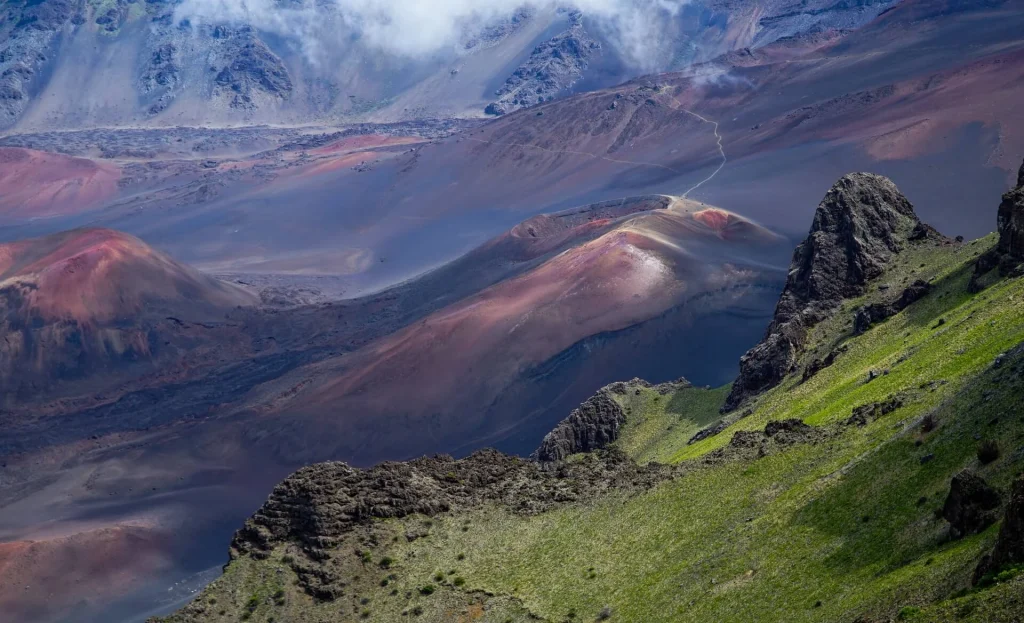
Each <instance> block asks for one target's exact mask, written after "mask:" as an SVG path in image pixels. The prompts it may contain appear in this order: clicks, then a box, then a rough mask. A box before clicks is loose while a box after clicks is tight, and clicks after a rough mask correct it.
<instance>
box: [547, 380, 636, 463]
mask: <svg viewBox="0 0 1024 623" xmlns="http://www.w3.org/2000/svg"><path fill="white" fill-rule="evenodd" d="M625 423H626V414H625V412H623V410H622V407H620V406H619V404H618V403H617V402H615V401H614V400H613V399H612V398H611V397H610V396H609V395H608V392H607V391H606V390H601V391H599V392H598V393H597V394H595V395H594V396H592V397H591V398H589V399H588V400H587V401H586V402H584V403H583V404H581V405H580V406H579V407H577V408H576V409H574V410H573V412H572V413H570V414H569V417H567V418H565V419H564V420H562V421H561V422H560V423H559V424H558V426H556V427H555V429H554V430H553V431H551V432H550V433H548V434H547V435H545V436H544V439H543V440H542V441H541V444H540V447H539V448H537V451H536V452H534V457H535V458H536V459H537V460H538V461H540V462H542V463H549V462H554V461H561V460H562V459H565V458H566V457H568V456H571V455H573V454H577V453H579V452H591V451H593V450H599V449H601V448H604V447H606V446H608V445H609V444H611V443H613V442H614V441H615V440H616V439H618V438H619V434H620V429H621V428H622V425H623V424H625Z"/></svg>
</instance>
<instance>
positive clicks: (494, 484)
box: [231, 450, 673, 600]
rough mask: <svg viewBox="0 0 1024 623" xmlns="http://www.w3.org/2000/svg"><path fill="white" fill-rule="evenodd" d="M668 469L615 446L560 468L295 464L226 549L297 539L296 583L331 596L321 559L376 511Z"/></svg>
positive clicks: (398, 512) (642, 484)
mask: <svg viewBox="0 0 1024 623" xmlns="http://www.w3.org/2000/svg"><path fill="white" fill-rule="evenodd" d="M672 473H673V471H672V469H671V468H669V467H666V466H659V465H650V466H644V467H641V466H638V465H637V464H636V463H635V462H633V461H632V460H630V459H629V458H628V457H626V456H625V455H623V454H622V453H619V452H614V451H612V452H603V453H599V454H596V455H591V456H589V457H587V459H586V460H583V461H574V462H572V463H571V464H562V465H559V466H558V469H544V468H542V466H541V465H540V464H538V463H536V462H534V461H529V460H526V459H523V458H520V457H516V456H509V455H506V454H502V453H501V452H498V451H496V450H482V451H479V452H476V453H474V454H472V455H470V456H469V457H467V458H465V459H460V460H455V459H453V458H452V457H450V456H446V455H441V456H434V457H423V458H420V459H416V460H413V461H407V462H403V463H395V462H389V463H381V464H380V465H377V466H376V467H373V468H371V469H366V470H363V469H357V468H354V467H350V466H348V465H347V464H345V463H340V462H329V463H320V464H316V465H311V466H309V467H304V468H302V469H300V470H299V471H297V472H295V473H294V474H293V475H291V476H289V477H288V478H287V479H285V480H284V481H283V482H282V483H281V484H279V485H277V486H276V487H275V488H274V491H273V493H271V495H270V498H269V499H268V500H267V501H266V503H264V505H263V506H262V507H261V508H260V509H259V510H258V511H257V512H256V513H255V514H254V515H253V516H252V517H251V518H250V519H249V520H247V521H246V523H245V526H244V527H243V528H242V529H241V530H239V531H238V532H237V533H236V534H235V536H234V539H233V540H232V542H231V557H232V559H234V558H237V557H239V556H243V555H245V556H251V557H253V558H263V557H266V556H267V553H268V552H269V551H270V550H272V549H273V548H275V547H276V546H278V545H281V544H285V543H291V544H295V545H297V546H299V547H300V549H301V550H302V552H303V553H304V554H305V557H306V560H298V561H293V563H292V567H293V569H295V570H296V572H297V573H298V575H299V582H300V584H302V585H303V587H304V589H305V590H306V591H307V592H308V593H310V594H311V595H313V596H314V597H317V598H319V599H325V600H330V599H334V598H335V597H336V596H337V595H338V594H339V591H338V590H337V589H338V588H339V587H338V585H337V584H336V580H337V578H334V577H333V576H332V575H331V574H330V573H329V571H328V570H327V569H325V568H324V567H322V566H321V565H319V564H318V562H319V561H324V560H327V559H329V558H330V557H331V550H332V549H333V548H335V547H336V546H337V545H338V544H339V543H340V542H341V541H342V540H343V539H344V538H345V537H346V536H347V535H348V534H349V533H351V532H352V531H354V530H355V529H356V528H358V527H360V526H365V525H367V524H369V523H371V522H372V521H373V520H374V519H393V518H401V517H407V516H409V515H412V514H420V515H426V516H434V515H437V514H439V513H444V512H448V511H457V510H464V509H468V508H472V507H474V506H477V505H480V504H484V503H492V504H501V505H503V506H505V507H506V508H508V509H509V510H510V511H511V512H514V513H517V514H534V513H539V512H542V511H545V510H548V509H550V508H552V507H554V506H557V505H559V504H565V503H570V502H574V501H577V500H580V499H584V498H588V497H589V496H593V495H596V494H598V493H600V492H603V491H607V490H609V489H612V488H615V489H626V490H630V489H632V490H644V489H647V488H649V487H651V486H653V485H654V484H656V483H658V482H661V481H662V480H664V479H666V478H668V477H670V476H671V475H672ZM419 536H422V535H420V534H414V533H408V534H407V535H406V537H407V538H409V539H415V538H418V537H419Z"/></svg>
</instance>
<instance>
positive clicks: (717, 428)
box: [686, 420, 729, 446]
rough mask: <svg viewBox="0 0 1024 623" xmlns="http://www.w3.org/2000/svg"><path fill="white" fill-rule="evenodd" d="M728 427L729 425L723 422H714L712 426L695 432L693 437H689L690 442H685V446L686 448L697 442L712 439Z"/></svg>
mask: <svg viewBox="0 0 1024 623" xmlns="http://www.w3.org/2000/svg"><path fill="white" fill-rule="evenodd" d="M728 425H729V423H728V422H726V421H725V420H719V421H718V422H715V423H714V424H712V425H711V426H708V427H707V428H702V429H700V430H699V431H697V432H696V433H695V434H694V435H693V437H690V440H689V441H687V442H686V445H688V446H689V445H693V444H695V443H697V442H698V441H704V440H705V439H707V438H708V437H714V436H715V435H717V434H718V433H720V432H722V431H723V430H725V428H726V427H727V426H728Z"/></svg>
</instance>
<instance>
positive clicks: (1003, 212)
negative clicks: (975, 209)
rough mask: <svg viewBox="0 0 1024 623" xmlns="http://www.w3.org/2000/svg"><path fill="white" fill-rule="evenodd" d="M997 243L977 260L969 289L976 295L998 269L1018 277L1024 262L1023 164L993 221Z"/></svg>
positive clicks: (1002, 272)
mask: <svg viewBox="0 0 1024 623" xmlns="http://www.w3.org/2000/svg"><path fill="white" fill-rule="evenodd" d="M996 228H997V231H998V232H999V244H998V245H996V248H994V249H992V250H990V251H988V252H987V253H985V254H983V255H982V256H981V257H979V258H978V262H977V263H976V264H975V265H974V275H973V276H972V277H971V283H970V285H969V286H968V289H969V290H970V291H971V292H979V291H981V290H983V289H985V287H987V286H988V285H990V283H991V278H989V277H988V275H989V274H990V273H992V271H993V269H995V268H999V274H1000V275H1003V276H1005V275H1010V274H1014V273H1016V274H1019V272H1020V270H1021V268H1020V267H1021V262H1022V261H1024V164H1022V165H1021V167H1020V171H1019V172H1018V173H1017V187H1016V188H1014V189H1012V190H1010V191H1009V192H1007V193H1006V194H1005V195H1003V201H1002V203H1000V204H999V213H998V216H997V219H996Z"/></svg>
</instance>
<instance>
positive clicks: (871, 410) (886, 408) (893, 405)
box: [845, 394, 903, 426]
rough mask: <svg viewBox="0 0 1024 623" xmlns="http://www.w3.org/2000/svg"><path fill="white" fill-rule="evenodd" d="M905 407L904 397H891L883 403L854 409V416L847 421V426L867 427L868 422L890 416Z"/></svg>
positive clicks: (873, 403)
mask: <svg viewBox="0 0 1024 623" xmlns="http://www.w3.org/2000/svg"><path fill="white" fill-rule="evenodd" d="M902 406H903V396H901V395H898V394H897V395H894V396H889V397H888V398H886V399H885V400H884V401H883V402H871V403H868V404H865V405H860V406H859V407H854V408H853V414H852V415H850V417H849V418H847V419H846V421H845V424H846V425H847V426H866V425H867V424H868V422H871V421H872V420H877V419H878V418H880V417H884V416H886V415H889V414H890V413H892V412H893V411H895V410H896V409H899V408H900V407H902Z"/></svg>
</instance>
